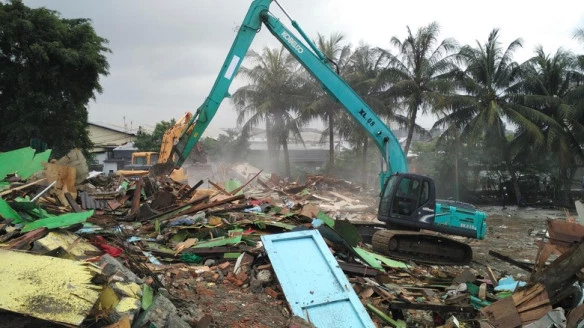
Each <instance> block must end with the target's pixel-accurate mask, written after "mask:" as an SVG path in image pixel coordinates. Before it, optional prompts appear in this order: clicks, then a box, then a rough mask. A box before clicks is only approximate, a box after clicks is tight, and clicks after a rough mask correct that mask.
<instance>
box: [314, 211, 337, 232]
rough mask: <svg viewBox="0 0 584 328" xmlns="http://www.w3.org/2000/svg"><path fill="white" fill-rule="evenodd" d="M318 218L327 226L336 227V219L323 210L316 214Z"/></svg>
mask: <svg viewBox="0 0 584 328" xmlns="http://www.w3.org/2000/svg"><path fill="white" fill-rule="evenodd" d="M316 218H317V219H320V220H321V221H322V222H324V224H326V225H327V226H329V227H331V228H334V227H335V220H334V219H333V218H331V217H330V216H328V215H326V214H325V213H324V212H323V211H318V213H317V214H316Z"/></svg>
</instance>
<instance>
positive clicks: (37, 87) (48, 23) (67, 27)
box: [0, 0, 109, 157]
mask: <svg viewBox="0 0 584 328" xmlns="http://www.w3.org/2000/svg"><path fill="white" fill-rule="evenodd" d="M106 44H107V40H106V39H104V38H101V37H99V36H98V35H97V34H96V33H95V31H94V29H93V27H92V26H91V22H90V20H88V19H84V18H76V19H64V18H61V17H59V13H57V12H56V11H52V10H48V9H46V8H39V9H31V8H28V7H26V6H25V5H24V4H23V2H22V1H21V0H12V1H10V2H8V3H2V2H0V122H2V124H0V150H10V149H14V148H20V147H23V146H27V145H28V144H29V142H30V140H31V139H39V140H42V141H44V142H46V143H47V144H48V146H49V147H50V148H52V149H53V155H54V156H55V157H59V156H62V155H64V154H65V153H67V152H68V151H69V150H70V149H71V148H74V147H80V148H82V149H83V150H85V152H86V153H87V151H88V149H89V148H90V147H91V141H90V140H89V136H88V131H87V107H86V105H87V103H88V102H89V100H90V99H92V98H95V93H96V92H98V93H101V91H102V88H101V85H100V83H99V78H100V76H105V75H107V74H108V68H109V65H108V63H107V59H106V53H107V52H109V49H108V48H106Z"/></svg>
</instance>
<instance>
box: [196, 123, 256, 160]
mask: <svg viewBox="0 0 584 328" xmlns="http://www.w3.org/2000/svg"><path fill="white" fill-rule="evenodd" d="M225 132H226V134H225V133H221V134H219V136H218V137H217V139H213V138H209V137H207V138H205V139H203V140H201V143H202V145H203V150H204V152H205V153H206V154H208V155H209V158H210V159H211V160H212V161H223V162H237V161H244V160H246V155H247V153H248V152H249V141H248V140H247V139H245V138H243V136H242V135H241V133H239V132H238V131H237V130H235V129H228V130H226V131H225Z"/></svg>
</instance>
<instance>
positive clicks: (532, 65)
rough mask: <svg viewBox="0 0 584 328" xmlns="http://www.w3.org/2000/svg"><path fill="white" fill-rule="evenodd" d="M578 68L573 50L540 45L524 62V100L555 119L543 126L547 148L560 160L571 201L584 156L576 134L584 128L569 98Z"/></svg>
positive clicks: (565, 197) (561, 178)
mask: <svg viewBox="0 0 584 328" xmlns="http://www.w3.org/2000/svg"><path fill="white" fill-rule="evenodd" d="M576 69H577V61H576V58H575V57H574V56H573V55H572V54H571V53H570V52H567V51H564V50H562V49H558V50H557V52H556V53H555V55H553V56H550V55H548V54H546V53H545V52H544V51H543V48H542V47H541V46H539V47H538V48H537V49H536V55H535V56H534V57H532V58H531V59H529V60H528V61H527V62H526V63H524V64H523V65H522V71H523V83H522V91H523V92H525V94H526V96H525V104H526V105H527V106H529V107H533V108H536V109H538V110H540V111H541V112H543V113H545V114H546V115H547V116H549V117H550V118H552V119H553V120H554V122H555V123H556V124H555V125H551V126H549V125H542V126H541V128H542V130H543V131H544V134H545V136H546V145H547V149H548V150H549V151H550V152H551V153H552V154H553V155H554V157H555V158H556V161H555V162H556V163H557V164H558V168H559V174H558V176H559V181H560V182H561V184H562V190H563V191H564V192H563V193H562V194H563V200H564V201H565V202H571V200H570V199H569V195H570V193H569V190H570V187H571V177H572V176H573V173H574V172H575V167H576V163H577V159H578V158H580V159H583V158H584V156H583V152H582V149H581V148H580V145H579V141H578V140H579V139H578V138H577V136H578V135H582V133H583V132H584V129H583V127H582V125H581V124H580V123H578V115H577V114H578V113H577V111H576V107H575V106H573V105H572V104H570V103H568V102H567V99H568V98H569V97H570V96H571V94H572V93H573V91H574V85H575V82H576V81H577V79H578V77H579V73H578V72H577V71H576ZM580 140H581V139H580Z"/></svg>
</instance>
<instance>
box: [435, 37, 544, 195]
mask: <svg viewBox="0 0 584 328" xmlns="http://www.w3.org/2000/svg"><path fill="white" fill-rule="evenodd" d="M498 39H499V30H498V29H494V30H493V31H492V32H491V33H490V35H489V38H488V40H487V42H486V43H484V44H480V43H478V42H477V46H476V47H471V46H464V47H462V49H461V50H460V53H459V54H458V60H459V62H460V63H461V65H462V68H461V71H460V75H459V81H460V88H461V89H462V90H463V93H462V94H460V95H458V96H456V97H453V98H450V99H449V103H450V104H451V107H450V109H451V110H450V112H449V113H447V114H446V115H445V116H444V117H443V118H441V119H439V120H438V121H437V122H436V123H435V124H434V127H439V126H445V127H446V131H445V133H444V134H443V139H444V137H452V136H454V135H455V136H457V137H456V139H455V140H458V139H457V138H460V140H461V141H463V142H467V143H469V144H471V145H477V144H478V142H479V141H480V140H485V144H483V145H482V146H483V147H485V148H488V147H496V148H497V149H498V150H499V152H500V153H501V155H502V158H501V161H502V162H503V163H505V166H506V169H507V171H508V172H509V175H510V176H511V181H512V182H513V186H514V191H515V196H516V201H517V204H519V203H520V199H521V191H520V190H519V185H518V183H517V168H516V166H514V155H516V154H517V153H518V151H519V150H520V147H521V146H523V145H524V140H526V139H525V138H528V140H530V142H532V143H533V144H537V145H542V144H543V142H544V135H543V132H542V130H541V128H540V125H539V124H538V123H537V122H545V123H546V124H552V125H553V124H554V122H553V120H551V119H549V117H547V116H546V115H545V114H543V113H542V112H540V111H538V110H536V109H533V108H530V107H528V106H525V105H522V104H520V102H519V101H518V99H519V98H520V97H521V94H520V93H518V89H517V83H518V81H520V74H519V73H520V70H519V65H518V64H517V63H516V62H514V61H513V52H514V51H515V50H516V49H517V48H518V47H521V40H520V39H517V40H515V41H513V42H511V43H510V44H509V46H508V47H507V48H506V49H503V48H502V47H501V44H500V42H499V40H498ZM505 122H509V123H511V124H513V125H514V126H515V127H517V130H518V135H517V136H516V137H515V138H513V139H511V140H509V139H507V136H506V124H505Z"/></svg>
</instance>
